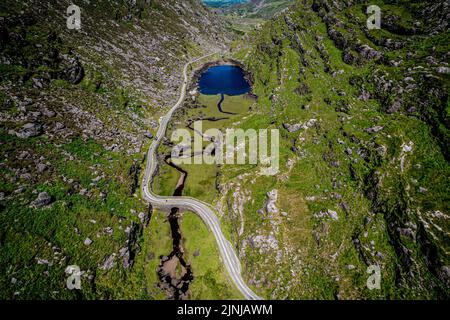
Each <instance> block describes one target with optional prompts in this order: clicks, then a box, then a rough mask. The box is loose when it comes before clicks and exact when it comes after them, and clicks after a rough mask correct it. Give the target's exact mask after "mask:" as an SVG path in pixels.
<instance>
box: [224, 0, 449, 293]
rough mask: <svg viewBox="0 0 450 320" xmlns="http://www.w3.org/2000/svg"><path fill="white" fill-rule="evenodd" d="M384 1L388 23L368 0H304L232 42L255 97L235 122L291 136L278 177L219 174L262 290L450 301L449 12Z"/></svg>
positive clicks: (437, 5)
mask: <svg viewBox="0 0 450 320" xmlns="http://www.w3.org/2000/svg"><path fill="white" fill-rule="evenodd" d="M361 2H363V1H359V3H361ZM375 3H376V4H378V5H379V6H380V7H381V9H382V12H383V17H384V19H383V25H382V29H381V30H372V31H369V30H367V29H366V27H365V25H366V19H367V17H366V15H365V10H366V4H353V1H343V2H339V3H337V2H332V1H325V0H324V1H297V2H296V4H295V6H294V7H292V8H291V9H290V10H289V11H287V12H285V13H284V14H283V15H280V16H278V17H277V18H276V19H275V20H274V21H271V22H269V23H267V24H266V25H265V26H264V27H263V28H262V29H261V30H258V31H257V32H255V33H251V34H249V35H248V37H247V38H246V39H245V40H244V41H243V42H242V43H236V44H235V46H234V57H235V58H237V59H240V60H241V61H244V62H245V64H246V66H247V68H248V70H249V71H250V72H251V73H252V74H253V78H254V83H255V85H254V92H255V93H256V94H257V95H258V96H259V103H258V108H257V109H256V110H255V111H254V112H253V113H252V114H251V115H250V116H249V117H248V118H247V119H246V120H245V121H243V122H242V123H241V124H240V126H242V127H244V128H278V129H279V130H280V131H281V136H282V140H281V156H280V158H281V172H280V174H278V175H277V176H275V177H263V176H258V175H257V170H258V168H255V169H254V170H249V169H248V168H245V169H243V168H230V167H226V166H225V167H224V169H223V170H222V171H221V174H220V178H219V180H218V182H217V183H218V184H219V189H218V190H221V193H220V195H219V197H218V201H219V207H221V208H223V212H222V214H223V216H224V217H225V218H224V219H225V220H226V221H228V224H229V225H230V226H232V230H234V232H233V234H232V237H233V239H234V241H235V243H236V246H237V247H238V248H239V250H240V257H241V259H242V261H243V263H244V270H245V274H246V279H247V281H248V282H249V283H250V284H252V285H253V286H254V288H255V289H256V291H257V292H258V294H261V295H263V296H265V297H266V298H275V299H284V298H288V299H297V298H307V299H311V298H312V299H317V298H322V299H360V298H372V299H385V298H388V299H404V298H410V299H418V298H425V299H431V298H440V299H448V297H449V291H448V288H449V283H450V282H449V281H450V272H449V270H450V268H449V265H450V248H449V243H450V242H449V220H448V219H449V212H450V208H449V203H450V202H449V197H450V183H449V176H450V164H449V153H448V146H449V145H450V143H449V140H448V138H449V135H448V134H449V128H450V118H449V112H448V108H449V104H448V92H449V84H450V82H449V72H450V69H449V68H448V57H449V56H448V55H449V54H448V52H449V51H450V50H449V49H450V47H449V33H448V26H446V24H445V23H443V20H442V19H443V17H445V16H446V15H448V7H445V6H444V1H440V2H424V1H420V2H419V1H417V2H411V1H400V2H398V1H397V2H395V3H393V2H390V1H384V2H383V1H376V2H375ZM371 4H373V3H372V2H371ZM445 8H447V9H445ZM446 10H447V11H446ZM246 43H250V45H246ZM273 190H275V191H277V196H276V197H275V204H276V206H277V208H278V210H276V212H268V210H267V208H266V206H267V203H268V202H269V200H270V197H273V192H272V193H271V195H270V197H269V194H268V192H270V191H273ZM272 200H273V199H272ZM220 204H221V205H220ZM242 228H243V232H242ZM370 265H378V266H380V268H381V276H382V280H381V290H369V289H368V288H367V286H366V281H367V278H368V277H369V274H367V273H366V270H367V268H368V266H370Z"/></svg>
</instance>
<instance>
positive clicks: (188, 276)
mask: <svg viewBox="0 0 450 320" xmlns="http://www.w3.org/2000/svg"><path fill="white" fill-rule="evenodd" d="M164 161H165V162H166V163H167V164H168V165H169V166H171V167H172V168H174V169H176V170H177V171H178V172H180V174H181V176H180V178H179V180H178V183H177V186H176V188H175V191H174V193H173V196H175V197H180V196H182V195H183V189H184V185H185V182H186V178H187V175H188V173H187V172H186V171H184V170H183V169H181V168H180V167H178V166H176V165H175V164H173V163H172V161H171V159H170V156H166V158H165V159H164ZM179 213H180V210H179V208H172V209H171V210H170V214H169V216H168V220H169V224H170V229H171V233H172V252H171V253H170V254H169V255H168V256H163V257H161V262H160V265H159V268H158V276H159V280H160V284H159V286H160V288H161V289H163V290H165V291H166V292H167V294H168V296H169V299H173V300H186V299H187V298H188V291H189V284H190V283H191V282H192V280H194V275H193V273H192V269H191V266H190V264H188V263H187V262H186V260H185V259H184V256H183V254H184V250H183V247H182V242H181V239H182V236H181V231H180V225H179Z"/></svg>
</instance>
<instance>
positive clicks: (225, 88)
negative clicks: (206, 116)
mask: <svg viewBox="0 0 450 320" xmlns="http://www.w3.org/2000/svg"><path fill="white" fill-rule="evenodd" d="M198 84H199V87H200V92H201V93H202V94H206V95H216V94H226V95H229V96H238V95H241V94H245V93H248V92H250V89H251V88H250V84H249V83H248V81H247V80H246V79H245V74H244V71H243V70H242V69H241V68H239V67H237V66H231V65H223V66H214V67H211V68H209V69H208V70H206V71H205V72H204V73H203V74H202V75H201V77H200V79H199V81H198Z"/></svg>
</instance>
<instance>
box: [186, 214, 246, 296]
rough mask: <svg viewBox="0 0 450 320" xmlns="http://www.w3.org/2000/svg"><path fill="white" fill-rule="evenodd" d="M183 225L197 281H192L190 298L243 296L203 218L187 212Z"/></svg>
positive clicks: (190, 261) (189, 258) (190, 260)
mask: <svg viewBox="0 0 450 320" xmlns="http://www.w3.org/2000/svg"><path fill="white" fill-rule="evenodd" d="M180 225H181V232H182V234H183V245H184V249H185V256H186V257H187V261H188V262H189V263H190V264H191V266H192V271H193V274H194V281H193V282H192V283H191V285H190V291H191V299H193V300H217V299H218V300H228V299H242V296H241V294H240V293H239V291H237V289H236V287H235V286H234V284H233V283H232V281H231V279H230V278H229V276H228V274H227V273H226V271H225V268H224V266H223V264H222V261H221V258H220V255H219V252H218V249H217V245H216V240H215V238H214V235H213V234H212V232H211V231H210V230H208V228H207V227H206V225H205V224H204V223H203V221H202V220H201V219H200V218H199V217H198V216H197V215H195V214H193V213H190V212H187V213H185V214H184V215H183V218H182V220H181V224H180Z"/></svg>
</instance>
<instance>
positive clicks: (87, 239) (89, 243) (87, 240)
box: [83, 238, 92, 246]
mask: <svg viewBox="0 0 450 320" xmlns="http://www.w3.org/2000/svg"><path fill="white" fill-rule="evenodd" d="M83 243H84V245H85V246H90V245H91V244H92V240H91V239H89V238H86V239H84V242H83Z"/></svg>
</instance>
